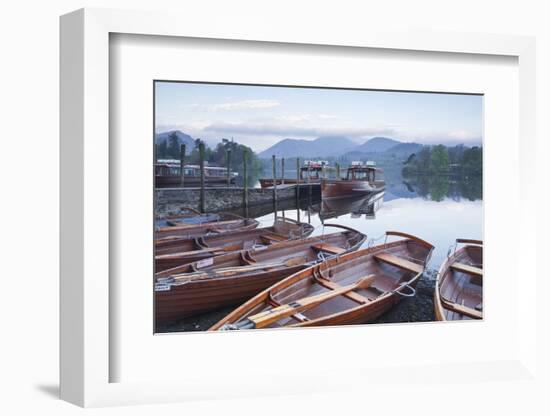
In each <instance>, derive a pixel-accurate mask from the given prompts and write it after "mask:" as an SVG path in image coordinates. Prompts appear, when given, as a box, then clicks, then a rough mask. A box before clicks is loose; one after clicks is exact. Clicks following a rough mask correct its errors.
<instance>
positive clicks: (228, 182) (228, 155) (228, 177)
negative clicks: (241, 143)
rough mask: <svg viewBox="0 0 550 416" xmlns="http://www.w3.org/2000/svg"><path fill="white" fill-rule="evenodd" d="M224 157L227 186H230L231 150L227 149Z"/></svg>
mask: <svg viewBox="0 0 550 416" xmlns="http://www.w3.org/2000/svg"><path fill="white" fill-rule="evenodd" d="M225 159H226V160H225V164H226V167H227V186H231V150H228V151H227V153H226V155H225Z"/></svg>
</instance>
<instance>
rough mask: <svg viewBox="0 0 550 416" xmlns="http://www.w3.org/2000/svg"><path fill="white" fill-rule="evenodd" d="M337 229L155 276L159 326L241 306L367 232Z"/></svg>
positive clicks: (337, 252) (351, 244)
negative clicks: (187, 317) (227, 307)
mask: <svg viewBox="0 0 550 416" xmlns="http://www.w3.org/2000/svg"><path fill="white" fill-rule="evenodd" d="M325 227H326V229H327V231H328V229H334V230H335V231H337V232H332V233H329V234H324V235H321V236H316V237H309V238H305V239H300V240H292V241H285V242H282V243H277V244H273V245H271V246H268V247H266V248H265V249H263V250H246V251H238V252H233V253H229V254H225V255H222V256H218V257H212V258H209V259H206V260H201V261H198V262H194V263H191V264H186V265H183V266H179V267H175V268H172V269H168V270H164V271H162V272H160V273H157V274H156V283H155V310H156V314H155V317H156V321H157V324H159V323H164V322H166V321H170V320H174V319H177V318H184V317H186V316H190V315H194V314H198V313H201V312H206V311H209V310H212V309H216V308H220V307H223V306H228V305H238V304H239V303H242V302H244V301H245V300H247V299H250V298H251V297H252V296H254V295H256V294H258V293H259V292H261V291H262V290H264V289H266V288H267V287H269V286H271V285H273V284H275V283H277V282H278V281H280V280H282V279H284V278H286V277H288V276H290V275H291V274H293V273H295V272H297V271H299V270H302V269H304V268H306V267H308V266H310V265H312V264H315V263H318V262H320V261H323V260H325V259H327V258H330V257H333V256H335V255H342V254H345V253H348V252H351V251H354V250H357V249H358V248H359V247H360V246H361V245H362V244H363V243H364V241H365V240H366V238H367V236H366V235H364V234H362V233H360V232H359V231H356V230H354V229H352V228H348V227H345V226H340V225H332V224H330V225H329V224H327V225H325Z"/></svg>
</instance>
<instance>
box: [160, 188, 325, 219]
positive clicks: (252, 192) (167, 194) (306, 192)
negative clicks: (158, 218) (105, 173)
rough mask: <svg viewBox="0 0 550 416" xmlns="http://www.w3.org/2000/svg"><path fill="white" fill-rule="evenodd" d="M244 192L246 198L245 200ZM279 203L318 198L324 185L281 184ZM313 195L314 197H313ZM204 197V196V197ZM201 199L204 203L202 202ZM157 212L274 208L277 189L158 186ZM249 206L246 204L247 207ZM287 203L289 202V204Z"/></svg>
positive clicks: (278, 192)
mask: <svg viewBox="0 0 550 416" xmlns="http://www.w3.org/2000/svg"><path fill="white" fill-rule="evenodd" d="M243 195H244V196H245V197H244V198H245V201H243ZM276 195H277V203H279V202H282V201H296V199H301V198H313V199H318V198H320V196H321V186H320V185H319V184H318V183H317V184H315V183H312V184H307V183H301V184H299V185H296V184H288V185H287V184H285V185H277V194H276ZM310 195H311V196H310ZM201 196H202V198H201ZM201 200H202V201H203V202H201ZM155 202H156V214H157V215H159V214H160V215H162V214H166V213H169V212H173V211H177V210H178V209H180V208H181V207H182V206H187V207H190V208H194V209H197V210H201V208H203V209H204V212H220V211H231V210H236V209H245V208H247V207H255V206H260V205H270V206H271V207H273V205H274V201H273V188H244V187H235V186H232V187H211V188H206V187H205V188H202V190H201V188H158V189H155ZM245 205H246V207H245ZM285 205H286V204H285Z"/></svg>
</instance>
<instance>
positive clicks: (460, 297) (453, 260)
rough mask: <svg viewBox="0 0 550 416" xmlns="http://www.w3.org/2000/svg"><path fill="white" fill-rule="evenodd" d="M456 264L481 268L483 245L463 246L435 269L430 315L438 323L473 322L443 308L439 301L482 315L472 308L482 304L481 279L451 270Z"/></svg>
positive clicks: (469, 317)
mask: <svg viewBox="0 0 550 416" xmlns="http://www.w3.org/2000/svg"><path fill="white" fill-rule="evenodd" d="M459 241H460V240H459ZM480 243H481V242H480ZM457 263H459V264H467V265H474V266H475V267H479V268H481V269H482V268H483V246H482V245H481V244H479V245H471V244H468V245H465V246H463V247H461V248H459V249H458V250H455V251H454V252H453V253H452V254H451V255H450V256H448V257H447V258H446V259H445V261H444V262H443V264H442V265H441V267H440V268H439V272H438V274H437V281H436V285H435V291H434V314H435V318H436V320H438V321H457V320H471V319H474V318H472V317H471V316H467V315H465V314H462V313H459V312H457V311H453V310H452V309H450V308H447V307H445V306H444V301H443V299H446V300H448V301H451V302H453V303H457V304H459V305H464V306H467V307H468V308H470V309H473V310H478V311H479V312H482V308H481V310H479V309H476V307H477V306H478V305H480V304H482V302H483V286H482V281H481V278H480V277H478V276H475V275H471V274H468V273H463V272H461V271H457V270H454V269H453V266H454V265H456V264H457Z"/></svg>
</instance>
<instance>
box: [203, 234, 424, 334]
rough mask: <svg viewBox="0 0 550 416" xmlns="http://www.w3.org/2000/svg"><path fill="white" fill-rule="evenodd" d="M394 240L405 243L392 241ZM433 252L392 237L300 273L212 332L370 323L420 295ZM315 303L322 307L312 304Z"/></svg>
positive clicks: (237, 311) (409, 237) (412, 238)
mask: <svg viewBox="0 0 550 416" xmlns="http://www.w3.org/2000/svg"><path fill="white" fill-rule="evenodd" d="M394 236H395V237H400V238H401V239H399V240H397V241H393V242H388V241H387V239H388V237H394ZM432 251H433V246H432V245H431V244H430V243H428V242H426V241H424V240H421V239H420V238H418V237H415V236H412V235H410V234H405V233H401V232H396V231H388V232H387V233H386V241H385V242H384V244H380V245H377V246H373V247H369V248H365V249H361V250H358V251H355V252H352V253H347V254H344V255H342V256H336V257H333V258H331V259H328V260H326V261H324V262H322V263H319V264H316V265H314V266H311V267H308V268H307V269H304V270H302V271H299V272H297V273H295V274H293V275H291V276H289V277H287V278H286V279H284V280H282V281H280V282H278V283H276V284H274V285H273V286H271V287H269V288H267V289H266V290H264V291H263V292H261V293H260V294H258V295H256V296H255V297H254V298H252V299H250V300H249V301H247V302H246V303H244V304H243V305H242V306H240V307H238V308H237V309H235V310H234V311H233V312H231V313H230V314H229V315H227V316H226V317H225V318H223V319H222V320H221V321H219V322H218V323H216V324H215V325H214V326H212V328H210V330H212V331H214V330H232V329H252V328H263V327H267V328H279V327H309V326H324V325H346V324H360V323H366V322H370V321H372V320H374V319H376V318H377V317H379V316H380V315H382V314H383V313H384V312H386V311H387V310H389V309H390V308H391V307H392V306H393V305H394V304H395V303H397V302H398V301H399V300H400V299H401V298H402V297H407V296H414V295H415V293H416V290H415V287H416V284H417V282H418V280H419V279H420V277H421V276H422V274H423V272H424V269H425V267H426V264H427V262H428V261H429V258H430V256H431V253H432ZM320 295H322V296H320ZM312 297H315V298H316V299H317V300H316V302H317V303H315V302H313V303H311V299H312ZM319 297H320V298H321V300H320V301H319ZM266 317H267V320H265V318H266ZM274 318H276V319H274ZM260 323H262V324H261V325H260ZM266 323H267V324H266Z"/></svg>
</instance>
